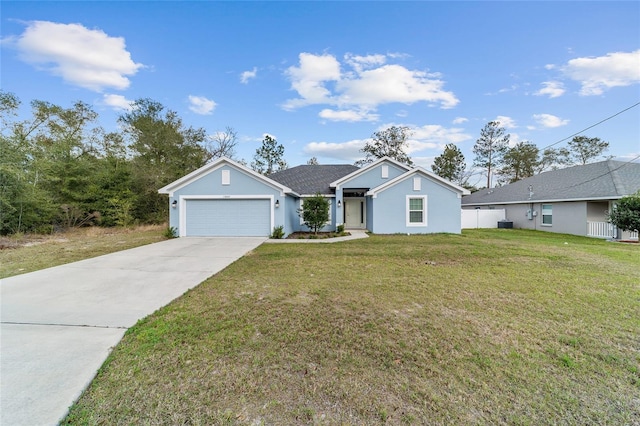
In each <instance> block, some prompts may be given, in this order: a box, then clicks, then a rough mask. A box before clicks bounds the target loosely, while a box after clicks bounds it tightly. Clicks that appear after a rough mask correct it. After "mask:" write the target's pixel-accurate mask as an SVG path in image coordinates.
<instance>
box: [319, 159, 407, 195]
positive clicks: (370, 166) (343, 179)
mask: <svg viewBox="0 0 640 426" xmlns="http://www.w3.org/2000/svg"><path fill="white" fill-rule="evenodd" d="M385 161H386V162H389V163H391V164H395V165H396V166H398V167H399V168H402V169H405V170H407V171H409V170H411V167H409V166H407V165H406V164H402V163H401V162H399V161H397V160H394V159H393V158H389V157H382V158H380V159H378V160H376V161H374V162H373V163H371V164H367V165H366V166H364V167H363V168H361V169H359V170H356V171H353V172H351V173H349V174H348V175H346V176H344V177H341V178H340V179H338V180H336V181H334V182H331V183H330V184H329V187H330V188H338V187H339V186H340V185H342V184H344V183H345V182H348V181H350V180H351V179H353V178H354V177H356V176H358V175H360V174H362V173H364V172H366V171H368V170H371V169H373V168H374V167H377V166H378V164H380V163H383V162H385Z"/></svg>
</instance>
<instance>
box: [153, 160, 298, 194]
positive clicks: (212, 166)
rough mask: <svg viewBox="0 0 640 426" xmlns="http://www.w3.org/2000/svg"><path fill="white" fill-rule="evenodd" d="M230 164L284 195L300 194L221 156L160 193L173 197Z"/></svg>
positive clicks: (164, 188) (160, 190) (161, 189)
mask: <svg viewBox="0 0 640 426" xmlns="http://www.w3.org/2000/svg"><path fill="white" fill-rule="evenodd" d="M225 163H226V164H228V165H229V166H232V167H234V168H235V169H237V170H238V171H239V172H241V173H244V174H246V175H249V176H252V177H254V178H257V179H258V180H260V181H262V182H263V183H265V184H267V185H269V186H271V187H272V188H274V189H277V190H279V191H280V195H284V194H285V193H291V194H294V195H298V194H296V193H295V192H294V191H293V190H292V189H291V188H288V187H286V186H284V185H282V184H280V183H278V182H276V181H274V180H271V179H269V178H268V177H266V176H263V175H261V174H260V173H257V172H255V171H254V170H251V169H249V168H247V167H245V166H243V165H242V164H239V163H236V162H235V161H233V160H231V159H230V158H227V157H221V158H218V159H217V160H215V161H213V162H211V163H209V164H205V165H204V166H202V167H200V168H199V169H197V170H194V171H192V172H191V173H189V174H188V175H186V176H183V177H181V178H180V179H178V180H175V181H173V182H171V183H170V184H168V185H166V186H163V187H162V188H160V189H159V190H158V193H159V194H169V196H170V197H173V194H174V192H176V191H178V190H180V189H182V188H184V187H185V186H187V185H189V184H190V183H192V182H194V181H196V180H198V179H200V178H201V177H204V176H206V175H208V174H209V173H212V172H214V171H216V170H218V169H219V168H220V167H223V166H224V165H225Z"/></svg>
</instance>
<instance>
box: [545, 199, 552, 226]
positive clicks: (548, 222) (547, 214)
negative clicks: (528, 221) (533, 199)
mask: <svg viewBox="0 0 640 426" xmlns="http://www.w3.org/2000/svg"><path fill="white" fill-rule="evenodd" d="M542 224H543V225H546V226H551V225H552V224H553V208H552V207H551V204H543V205H542Z"/></svg>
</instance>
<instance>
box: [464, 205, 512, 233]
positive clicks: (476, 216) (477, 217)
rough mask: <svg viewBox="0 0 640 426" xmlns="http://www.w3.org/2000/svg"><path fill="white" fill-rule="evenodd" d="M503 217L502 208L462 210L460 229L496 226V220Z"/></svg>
mask: <svg viewBox="0 0 640 426" xmlns="http://www.w3.org/2000/svg"><path fill="white" fill-rule="evenodd" d="M503 219H505V211H504V209H494V210H486V209H473V210H462V229H474V228H497V227H498V221H499V220H503Z"/></svg>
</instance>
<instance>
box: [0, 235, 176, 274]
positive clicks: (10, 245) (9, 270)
mask: <svg viewBox="0 0 640 426" xmlns="http://www.w3.org/2000/svg"><path fill="white" fill-rule="evenodd" d="M165 229H166V225H164V226H161V225H148V226H138V227H133V228H99V227H90V228H77V229H70V230H68V231H66V232H59V233H55V234H50V235H31V234H19V235H13V236H8V237H1V238H0V279H2V278H7V277H11V276H13V275H18V274H24V273H27V272H32V271H37V270H39V269H44V268H49V267H51V266H58V265H63V264H65V263H70V262H75V261H77V260H82V259H87V258H90V257H95V256H101V255H103V254H108V253H113V252H116V251H120V250H125V249H129V248H133V247H138V246H141V245H145V244H150V243H156V242H158V241H162V240H164V239H166V238H165V237H164V236H163V232H164V230H165Z"/></svg>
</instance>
